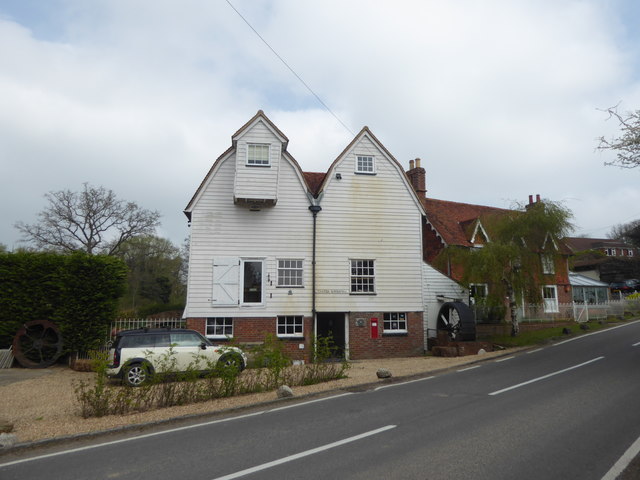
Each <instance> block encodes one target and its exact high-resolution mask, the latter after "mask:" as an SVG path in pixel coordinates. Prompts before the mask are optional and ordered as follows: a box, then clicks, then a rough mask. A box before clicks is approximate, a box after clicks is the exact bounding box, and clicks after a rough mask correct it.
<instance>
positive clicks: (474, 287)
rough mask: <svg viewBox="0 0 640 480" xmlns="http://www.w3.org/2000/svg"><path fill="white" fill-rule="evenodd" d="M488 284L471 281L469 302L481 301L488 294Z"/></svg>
mask: <svg viewBox="0 0 640 480" xmlns="http://www.w3.org/2000/svg"><path fill="white" fill-rule="evenodd" d="M488 292H489V286H488V285H487V284H486V283H472V284H470V285H469V304H470V305H476V304H478V303H483V302H484V301H485V300H486V298H487V295H488Z"/></svg>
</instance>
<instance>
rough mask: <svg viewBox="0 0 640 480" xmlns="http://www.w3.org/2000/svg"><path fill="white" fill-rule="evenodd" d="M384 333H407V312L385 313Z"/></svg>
mask: <svg viewBox="0 0 640 480" xmlns="http://www.w3.org/2000/svg"><path fill="white" fill-rule="evenodd" d="M382 325H383V327H384V330H383V333H385V334H392V333H407V314H406V313H401V312H388V313H385V314H383V324H382Z"/></svg>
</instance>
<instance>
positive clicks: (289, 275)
mask: <svg viewBox="0 0 640 480" xmlns="http://www.w3.org/2000/svg"><path fill="white" fill-rule="evenodd" d="M302 277H303V275H302V260H278V286H279V287H302Z"/></svg>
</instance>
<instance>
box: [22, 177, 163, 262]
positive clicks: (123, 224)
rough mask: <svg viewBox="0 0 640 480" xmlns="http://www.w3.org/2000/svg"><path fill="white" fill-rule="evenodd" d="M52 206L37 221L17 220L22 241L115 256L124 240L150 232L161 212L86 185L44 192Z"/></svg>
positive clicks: (58, 249)
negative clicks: (72, 188)
mask: <svg viewBox="0 0 640 480" xmlns="http://www.w3.org/2000/svg"><path fill="white" fill-rule="evenodd" d="M45 198H46V199H47V200H48V201H49V205H48V206H47V207H46V208H45V209H44V210H43V211H42V212H40V213H39V214H38V219H39V221H38V222H37V223H34V224H31V225H29V224H25V223H22V222H18V223H16V225H15V227H16V228H17V229H18V230H19V231H20V232H22V234H23V241H26V242H31V243H34V244H35V245H36V246H37V247H38V248H42V249H49V250H56V251H63V252H74V251H85V252H87V253H89V254H94V253H104V254H108V255H112V254H114V253H116V252H117V251H118V249H119V248H120V246H121V245H122V243H123V242H124V241H126V240H128V239H130V238H132V237H135V236H138V235H151V234H153V233H154V232H155V229H156V227H157V226H158V225H159V224H160V222H159V218H160V213H159V212H157V211H151V210H146V209H143V208H140V207H139V206H138V205H137V204H136V203H134V202H126V201H124V200H119V199H118V198H116V195H115V193H113V191H112V190H107V189H105V188H104V187H93V186H91V185H88V184H87V183H85V184H84V189H83V190H82V191H81V192H72V191H70V190H61V191H59V192H49V193H47V194H45Z"/></svg>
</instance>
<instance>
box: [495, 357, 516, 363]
mask: <svg viewBox="0 0 640 480" xmlns="http://www.w3.org/2000/svg"><path fill="white" fill-rule="evenodd" d="M512 358H516V357H505V358H499V359H498V360H495V363H500V362H506V361H507V360H511V359H512Z"/></svg>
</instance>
